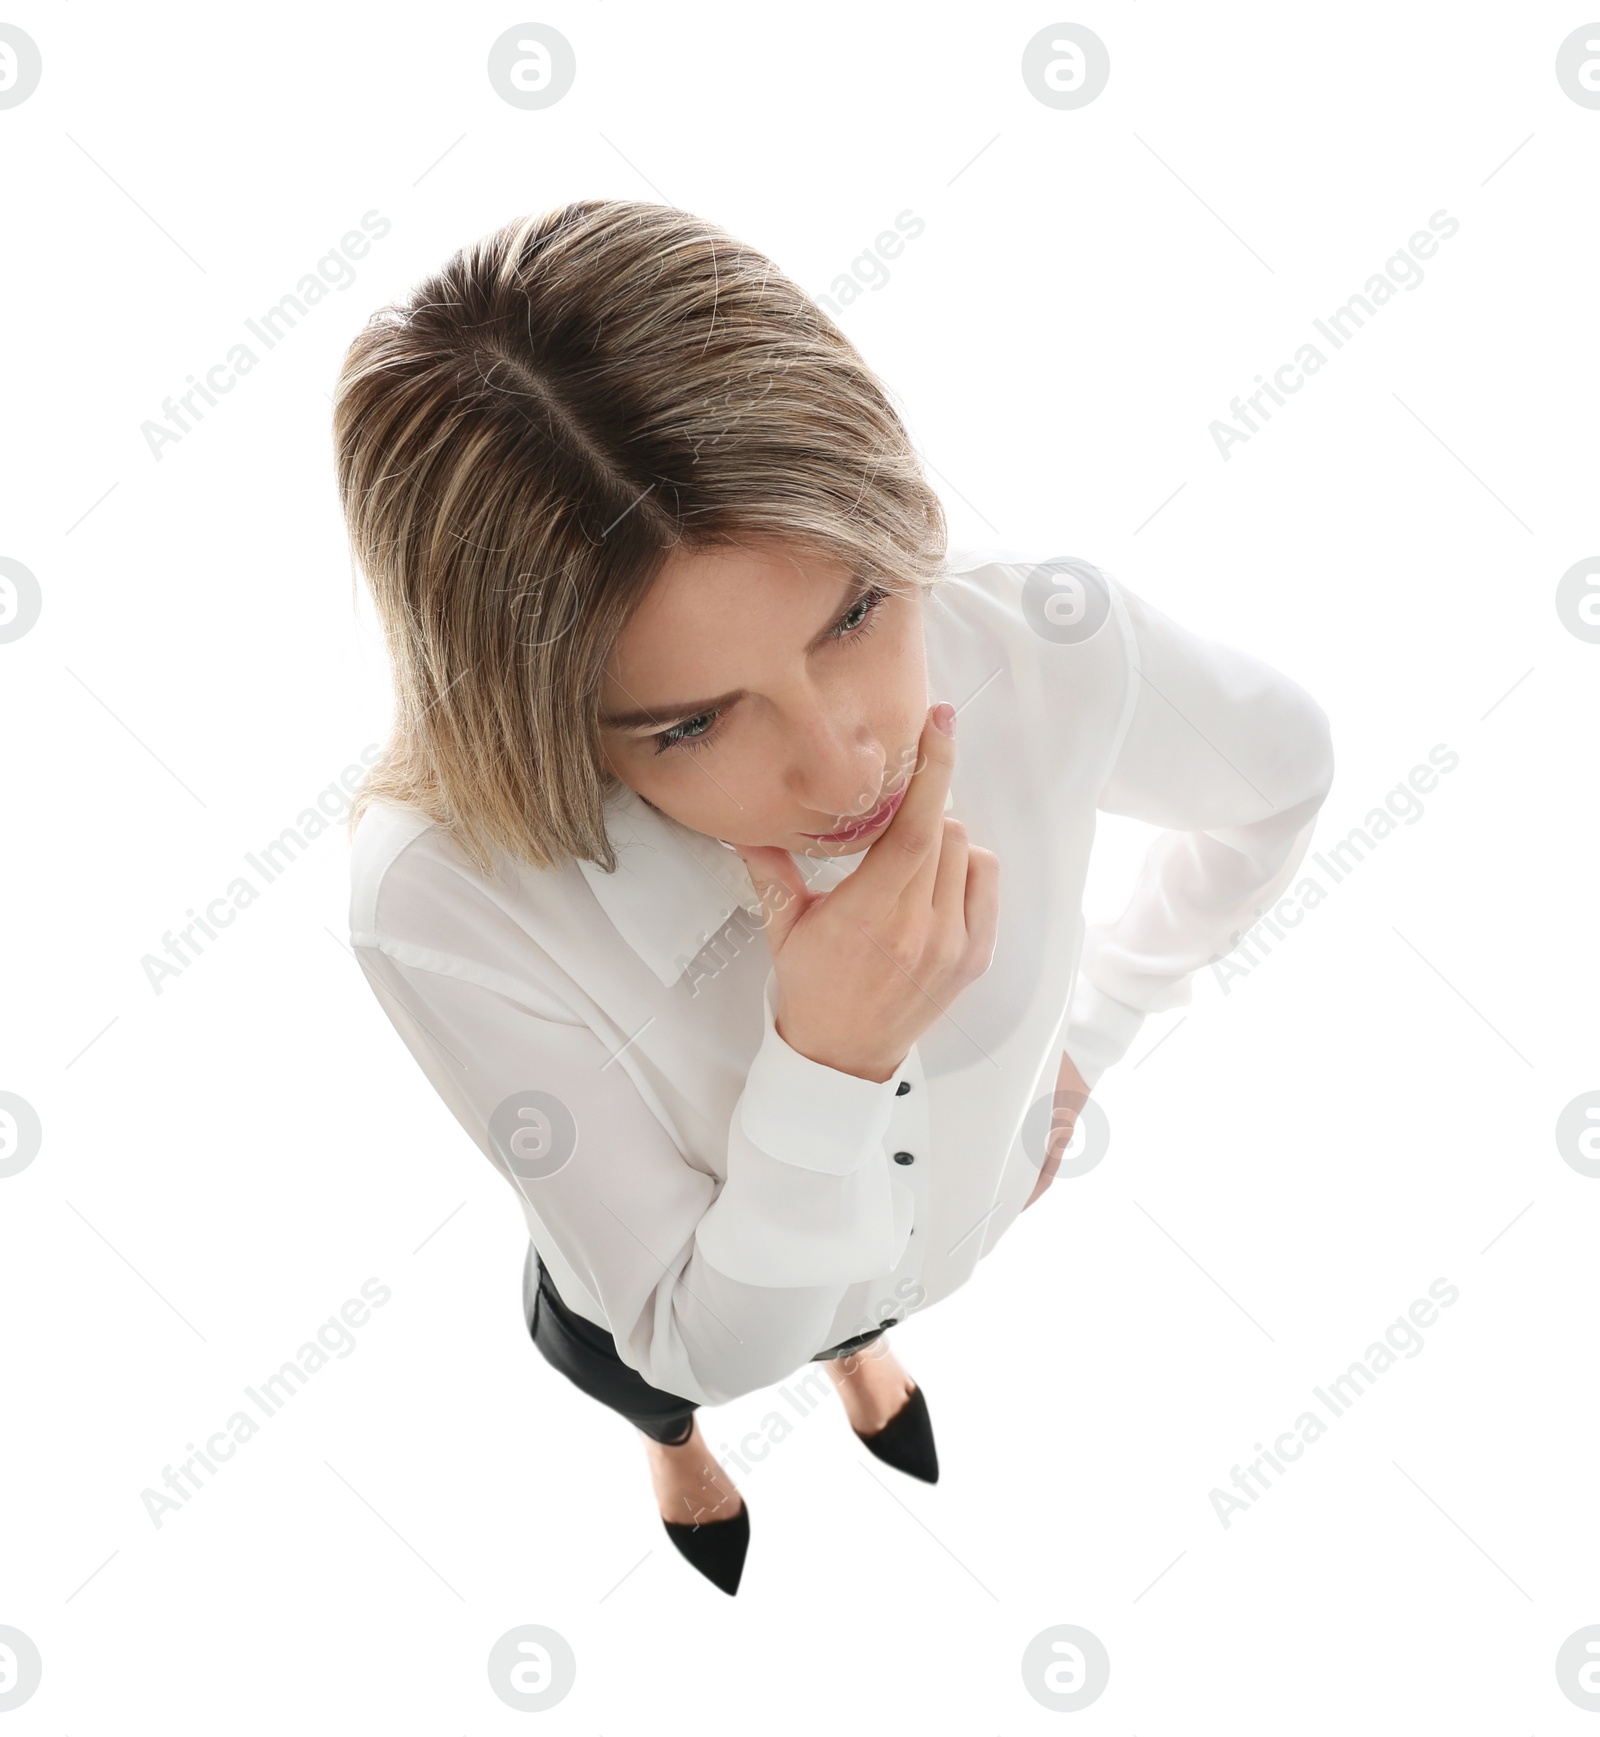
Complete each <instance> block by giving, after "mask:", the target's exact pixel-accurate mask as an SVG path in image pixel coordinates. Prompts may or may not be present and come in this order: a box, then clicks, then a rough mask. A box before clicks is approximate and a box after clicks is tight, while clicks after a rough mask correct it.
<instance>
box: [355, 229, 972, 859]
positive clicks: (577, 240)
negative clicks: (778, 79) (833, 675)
mask: <svg viewBox="0 0 1600 1737" xmlns="http://www.w3.org/2000/svg"><path fill="white" fill-rule="evenodd" d="M333 435H334V450H335V461H336V467H337V476H338V488H339V499H340V505H341V508H342V510H343V513H344V518H345V524H346V528H347V530H348V533H349V538H350V546H351V551H352V555H353V557H354V560H355V562H356V563H357V564H358V565H359V567H360V568H361V570H362V572H363V574H364V576H365V578H366V582H367V584H368V586H369V588H370V590H371V593H372V596H373V600H374V602H375V605H376V610H377V615H378V619H379V621H380V623H381V625H382V629H383V634H384V639H385V643H386V646H387V649H388V654H389V659H390V664H391V667H392V672H393V679H394V690H395V715H394V722H393V726H392V730H391V733H390V736H389V740H388V743H387V745H386V747H385V749H384V752H383V754H382V756H381V757H380V759H379V760H378V762H377V764H376V765H375V766H374V767H373V769H372V771H371V772H370V773H369V775H368V776H367V778H366V779H365V780H364V781H363V783H362V785H361V786H360V788H359V789H358V791H357V792H356V795H355V799H354V802H353V804H352V807H351V813H350V829H351V831H354V828H355V826H356V824H357V822H358V821H359V819H360V817H361V814H362V812H363V811H364V809H365V808H366V806H367V804H368V803H369V802H371V801H373V800H375V799H380V800H387V801H394V802H401V803H406V804H410V805H412V806H414V807H416V808H419V809H421V810H422V811H423V812H425V813H426V814H427V815H429V816H430V817H431V818H432V820H433V821H434V822H435V823H436V824H438V825H440V826H441V827H442V828H444V829H445V830H446V831H447V832H448V833H449V834H450V836H451V837H452V838H453V839H454V840H455V841H456V843H457V844H458V845H459V846H460V847H461V849H462V850H463V851H464V852H465V854H466V855H467V857H468V859H469V860H470V861H471V862H473V864H474V865H475V866H476V867H477V868H478V869H480V870H481V871H482V872H484V873H486V874H487V873H490V872H491V871H492V869H493V867H494V864H493V857H494V853H495V852H497V851H503V852H506V853H508V854H509V855H510V856H512V857H513V858H515V859H517V860H519V861H521V862H524V863H527V864H531V865H532V866H534V867H536V868H556V867H560V866H562V865H563V864H564V863H565V862H566V861H568V860H569V859H572V858H580V859H586V860H589V861H593V862H596V863H598V864H599V865H600V866H601V867H602V868H603V869H604V870H605V871H606V872H607V873H610V872H612V871H613V870H614V869H615V867H616V860H615V856H614V853H613V851H612V848H611V843H610V840H609V839H608V837H607V836H606V830H605V820H604V814H603V812H602V809H603V804H604V802H605V800H606V798H607V797H608V796H609V795H611V794H612V793H613V792H614V791H615V790H616V789H617V788H618V786H619V780H618V779H617V778H616V775H615V774H614V773H613V772H612V771H611V770H610V768H609V767H608V766H606V764H605V762H604V759H603V757H602V755H601V751H600V742H601V734H600V725H599V713H600V705H601V682H602V672H603V666H604V663H605V659H606V657H607V655H608V653H609V652H610V650H611V648H612V647H613V645H614V644H615V642H616V639H617V636H618V635H619V634H620V633H621V632H622V630H623V628H624V627H625V626H626V624H627V621H628V619H629V617H630V615H631V614H632V612H633V610H634V609H635V608H636V607H637V605H638V604H639V603H640V602H641V601H642V599H643V598H644V596H645V594H646V592H647V591H648V590H649V588H650V586H651V584H652V583H653V582H654V580H655V578H656V576H657V574H658V573H659V572H660V570H661V568H662V566H663V565H664V563H665V562H666V561H667V559H668V558H669V556H670V555H671V553H672V552H673V551H674V550H685V551H691V552H692V551H696V550H699V549H703V548H711V547H714V546H730V545H743V544H745V543H746V542H748V541H750V540H756V539H765V540H769V541H771V542H774V543H776V544H780V545H782V546H783V547H784V548H786V549H789V550H793V551H795V552H804V553H807V554H811V555H814V556H818V557H821V558H823V559H833V560H839V561H842V562H845V563H847V564H848V565H849V567H850V568H851V569H852V570H853V571H855V572H857V573H860V574H863V575H867V576H870V577H871V578H872V580H873V582H875V583H878V584H883V585H886V586H888V588H890V589H891V590H897V591H901V592H904V591H906V590H907V589H908V588H909V589H920V590H927V589H929V588H931V587H932V586H933V585H934V584H936V583H937V582H938V578H939V576H940V568H941V564H942V562H943V559H944V556H945V551H946V538H947V532H946V525H945V518H944V512H943V509H942V507H941V505H940V503H939V499H938V496H937V495H936V494H935V493H934V492H933V490H932V489H931V488H930V487H929V485H928V483H927V482H926V480H925V479H924V477H923V475H922V469H921V465H920V463H919V461H918V458H917V456H916V453H915V452H914V450H913V448H912V445H911V442H910V438H909V436H908V434H907V432H906V430H905V428H904V426H903V425H902V423H901V420H900V417H899V416H898V415H897V413H896V411H895V409H894V408H893V406H892V405H891V403H890V398H889V394H888V391H887V389H886V388H885V387H884V386H883V385H882V384H881V383H880V382H879V380H878V379H877V377H876V376H875V375H874V374H873V373H872V371H871V370H870V369H869V368H868V367H867V365H866V363H865V362H864V361H863V359H862V357H861V356H860V354H859V353H858V352H857V351H856V349H855V347H854V346H853V345H852V344H851V343H850V341H849V340H848V339H847V338H846V337H845V336H844V334H843V333H842V332H840V331H839V329H838V328H837V327H836V326H835V325H834V324H833V323H832V322H831V321H830V320H829V319H828V317H827V316H826V315H825V314H824V313H823V312H822V311H821V310H820V309H819V308H818V307H817V306H816V305H815V303H814V302H812V300H811V299H810V298H809V297H808V296H807V295H805V294H804V292H803V291H801V290H800V289H799V288H798V287H797V286H796V285H795V284H794V283H793V282H791V280H790V279H789V278H787V277H785V276H784V275H783V274H782V273H781V272H780V271H779V270H778V269H777V268H776V267H775V266H774V265H773V264H772V263H771V261H770V260H768V259H766V258H765V257H764V256H763V255H761V254H760V253H759V252H757V251H756V250H755V249H754V248H752V247H749V246H746V245H745V244H743V243H742V242H739V241H736V240H734V239H733V238H732V237H730V236H729V235H727V234H726V233H724V232H723V231H722V230H721V229H718V228H717V227H715V226H714V225H713V224H711V223H708V222H706V221H704V220H703V219H701V218H698V217H695V216H692V215H690V214H689V213H688V212H684V211H678V210H675V209H673V208H672V207H670V206H665V205H651V204H645V203H641V202H638V201H635V200H625V199H616V200H601V199H586V200H580V201H578V202H577V203H575V204H570V205H565V206H562V207H560V208H559V209H556V210H553V211H548V212H545V213H544V214H542V215H539V216H529V217H524V218H521V219H518V220H517V221H514V222H512V223H509V224H507V225H506V226H505V227H504V228H502V229H499V230H496V231H495V232H494V233H493V234H491V235H488V236H485V237H483V238H482V239H481V240H479V241H477V242H474V243H472V244H471V245H469V246H467V247H464V248H462V249H461V250H460V251H459V252H457V253H456V254H455V255H454V256H453V257H452V258H451V259H450V260H448V261H447V262H446V263H445V264H444V266H442V267H441V268H440V269H439V270H438V271H436V272H435V273H433V274H432V275H431V276H429V277H427V278H425V279H424V280H423V281H422V282H421V283H419V284H418V285H417V286H416V287H415V288H414V289H413V291H412V292H411V294H410V295H409V296H408V297H407V298H406V299H405V300H404V301H402V302H400V303H398V304H396V305H393V306H390V307H386V308H383V309H381V310H380V311H379V312H378V313H376V314H374V315H373V316H372V318H371V319H370V320H369V321H368V323H367V325H366V326H365V327H364V328H363V329H362V331H361V332H360V333H358V334H357V336H356V338H355V339H354V341H353V342H352V343H351V345H350V347H349V350H348V351H347V353H346V355H345V359H344V363H343V366H342V368H341V370H340V373H339V379H338V384H337V390H336V392H335V395H334V412H333ZM352 583H354V580H353V578H352Z"/></svg>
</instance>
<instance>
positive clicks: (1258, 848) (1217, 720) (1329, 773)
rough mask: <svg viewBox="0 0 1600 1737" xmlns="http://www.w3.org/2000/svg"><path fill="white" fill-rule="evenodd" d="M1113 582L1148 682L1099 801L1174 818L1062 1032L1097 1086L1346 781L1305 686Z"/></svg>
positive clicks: (1217, 949)
mask: <svg viewBox="0 0 1600 1737" xmlns="http://www.w3.org/2000/svg"><path fill="white" fill-rule="evenodd" d="M1108 583H1110V585H1111V591H1112V612H1113V615H1114V616H1115V617H1116V619H1117V620H1118V622H1119V623H1120V624H1121V630H1122V633H1123V636H1124V642H1125V644H1126V647H1127V652H1128V658H1129V676H1130V679H1131V680H1132V681H1133V682H1134V683H1136V684H1137V692H1136V695H1135V699H1134V705H1133V708H1132V711H1131V713H1130V714H1129V716H1128V721H1127V725H1126V729H1125V732H1124V735H1123V739H1122V741H1121V743H1120V744H1119V745H1118V746H1117V749H1116V752H1115V755H1114V759H1113V763H1112V765H1111V769H1110V773H1109V776H1108V777H1107V779H1106V782H1105V785H1104V787H1103V789H1102V791H1101V794H1100V799H1099V807H1100V808H1102V809H1104V810H1106V811H1107V812H1108V813H1112V814H1126V815H1131V816H1133V817H1134V818H1135V819H1138V820H1144V821H1148V822H1149V823H1150V824H1152V825H1155V826H1159V827H1162V828H1163V829H1164V830H1163V831H1162V833H1161V834H1160V836H1159V837H1157V838H1156V839H1155V840H1154V841H1153V842H1152V844H1151V846H1150V849H1149V851H1148V853H1147V855H1146V857H1145V860H1144V864H1143V867H1142V869H1141V871H1140V874H1139V878H1138V881H1137V883H1136V884H1135V886H1134V889H1133V893H1132V896H1131V897H1130V898H1129V901H1128V904H1127V907H1126V909H1125V910H1124V911H1123V912H1122V914H1121V916H1119V917H1118V918H1117V919H1116V921H1115V922H1113V923H1108V924H1097V925H1091V926H1090V928H1089V929H1088V930H1087V932H1086V934H1085V936H1084V944H1083V955H1082V958H1081V961H1080V964H1079V969H1078V979H1077V983H1076V986H1075V988H1074V991H1073V997H1072V1005H1071V1008H1070V1011H1069V1016H1068V1026H1067V1032H1066V1035H1065V1039H1064V1041H1065V1044H1066V1048H1067V1052H1068V1053H1069V1054H1070V1055H1071V1056H1072V1058H1073V1061H1074V1062H1075V1063H1076V1065H1077V1068H1078V1071H1079V1073H1080V1074H1081V1075H1082V1077H1083V1079H1084V1080H1085V1081H1086V1082H1087V1083H1088V1084H1089V1085H1090V1086H1091V1087H1092V1086H1093V1085H1094V1084H1096V1083H1097V1082H1098V1080H1099V1078H1100V1076H1101V1074H1102V1073H1104V1071H1105V1069H1106V1068H1107V1067H1109V1066H1111V1065H1112V1063H1114V1062H1116V1061H1118V1060H1120V1059H1121V1058H1122V1056H1123V1055H1124V1054H1125V1053H1126V1051H1127V1049H1128V1047H1129V1045H1130V1044H1131V1043H1132V1042H1133V1039H1134V1037H1135V1036H1136V1035H1137V1033H1138V1030H1139V1027H1140V1025H1141V1024H1142V1023H1143V1021H1144V1018H1145V1016H1146V1014H1148V1013H1152V1012H1156V1011H1160V1010H1164V1009H1167V1008H1172V1007H1180V1006H1184V1005H1187V1003H1188V1001H1189V996H1190V988H1191V981H1190V980H1191V977H1192V974H1193V973H1194V972H1195V971H1196V970H1197V969H1198V968H1199V967H1200V966H1202V965H1204V964H1206V963H1207V962H1208V961H1210V960H1211V959H1213V958H1215V957H1217V956H1218V954H1220V953H1223V952H1226V951H1227V950H1228V948H1229V947H1231V946H1232V945H1233V944H1234V940H1235V938H1236V937H1237V935H1238V934H1239V933H1240V932H1241V931H1242V930H1244V929H1247V928H1249V927H1250V926H1251V924H1253V923H1254V922H1255V921H1256V919H1257V918H1258V917H1259V916H1260V915H1261V913H1262V912H1263V911H1265V910H1266V909H1267V908H1268V907H1269V906H1270V905H1271V904H1272V903H1273V902H1274V901H1275V900H1276V899H1278V898H1279V897H1280V896H1281V895H1282V893H1283V891H1284V890H1285V888H1286V887H1287V886H1288V884H1289V882H1290V880H1291V879H1292V878H1293V876H1294V872H1295V870H1296V869H1297V868H1298V867H1299V865H1300V862H1301V859H1302V858H1303V857H1304V855H1305V853H1306V849H1307V847H1308V846H1309V844H1310V840H1311V833H1312V830H1313V828H1314V826H1315V824H1316V815H1317V810H1318V809H1319V808H1320V807H1321V805H1322V802H1323V799H1324V798H1325V797H1326V795H1327V793H1328V790H1329V788H1330V786H1331V784H1332V782H1333V746H1332V738H1331V734H1330V730H1329V725H1328V719H1327V715H1326V714H1325V713H1324V712H1323V710H1322V708H1321V707H1320V706H1319V705H1318V704H1317V703H1316V701H1315V700H1313V699H1312V698H1311V696H1310V695H1309V694H1308V693H1307V692H1306V691H1305V689H1304V688H1302V687H1300V686H1299V685H1298V684H1297V683H1296V682H1293V681H1291V680H1290V679H1289V677H1287V676H1285V675H1282V674H1280V673H1279V672H1278V671H1277V670H1275V669H1273V668H1271V667H1270V666H1269V665H1267V664H1265V663H1263V662H1261V661H1260V660H1259V659H1258V658H1255V657H1252V656H1250V655H1249V654H1248V653H1247V652H1243V651H1236V650H1234V649H1233V648H1232V647H1231V646H1227V645H1222V644H1220V643H1218V642H1217V641H1214V640H1209V639H1204V638H1202V637H1201V636H1200V635H1199V634H1196V633H1193V632H1191V631H1190V630H1189V629H1188V628H1186V627H1182V626H1180V625H1179V624H1178V623H1177V622H1175V621H1173V620H1171V619H1170V618H1169V617H1168V616H1166V615H1164V614H1162V613H1161V611H1160V610H1158V609H1155V608H1153V607H1152V606H1151V605H1150V604H1148V603H1145V602H1143V601H1142V600H1141V599H1140V598H1138V597H1136V596H1135V595H1134V594H1133V593H1132V592H1130V591H1128V590H1126V589H1125V588H1124V587H1122V586H1121V585H1118V584H1117V583H1116V582H1115V581H1110V580H1109V579H1108Z"/></svg>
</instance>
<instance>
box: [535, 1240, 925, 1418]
mask: <svg viewBox="0 0 1600 1737" xmlns="http://www.w3.org/2000/svg"><path fill="white" fill-rule="evenodd" d="M522 1318H523V1320H524V1321H525V1322H526V1323H527V1327H528V1331H529V1333H531V1334H532V1336H533V1342H534V1344H535V1345H536V1346H537V1347H538V1349H539V1353H540V1355H541V1356H542V1357H543V1358H544V1359H545V1361H546V1362H547V1363H549V1364H551V1365H553V1366H554V1367H555V1368H556V1369H558V1370H560V1372H561V1373H562V1374H563V1375H564V1376H566V1378H567V1379H568V1380H569V1381H570V1382H571V1383H572V1384H573V1385H574V1386H575V1387H577V1388H578V1389H579V1390H580V1391H582V1392H584V1393H586V1394H588V1395H589V1397H590V1398H591V1399H596V1400H598V1401H599V1402H600V1403H601V1404H602V1405H604V1406H608V1407H609V1408H610V1409H611V1410H612V1411H615V1412H617V1413H619V1414H620V1415H621V1416H622V1417H625V1418H626V1419H627V1420H628V1422H629V1423H631V1424H632V1425H633V1426H634V1428H635V1429H638V1430H642V1431H643V1432H644V1434H645V1435H647V1436H649V1437H650V1438H651V1440H652V1441H659V1442H665V1443H668V1444H672V1445H675V1444H677V1443H679V1442H683V1441H687V1440H688V1438H689V1433H690V1431H691V1429H692V1428H693V1419H694V1413H695V1412H696V1411H697V1410H699V1402H698V1401H697V1400H693V1399H685V1398H683V1397H682V1395H680V1394H676V1393H665V1392H663V1391H662V1390H661V1388H659V1387H652V1386H651V1385H650V1383H649V1382H648V1381H646V1380H645V1378H644V1377H643V1376H642V1375H641V1374H640V1373H639V1371H638V1370H637V1369H634V1368H631V1367H630V1366H629V1365H628V1364H626V1363H624V1362H623V1361H622V1359H621V1357H619V1356H618V1355H617V1342H616V1340H615V1339H614V1338H612V1336H611V1335H610V1334H609V1333H608V1332H607V1331H606V1330H605V1328H603V1327H597V1326H596V1325H595V1323H594V1322H593V1321H590V1320H586V1319H585V1318H584V1317H583V1316H582V1315H579V1314H575V1313H574V1312H573V1311H572V1310H571V1309H569V1308H568V1307H567V1305H566V1304H565V1303H564V1302H563V1301H562V1300H561V1296H560V1293H559V1292H558V1291H557V1290H556V1288H555V1286H554V1285H553V1284H552V1283H551V1281H550V1275H549V1273H548V1272H547V1271H546V1270H545V1265H544V1262H543V1261H541V1260H540V1259H539V1251H538V1249H536V1248H535V1247H534V1245H533V1243H532V1242H529V1244H528V1254H527V1259H526V1260H525V1261H524V1262H523V1267H522ZM897 1324H898V1323H897V1322H895V1321H892V1320H891V1321H885V1322H884V1323H883V1324H882V1326H879V1327H874V1328H872V1329H871V1331H870V1332H866V1333H857V1334H856V1335H855V1337H854V1338H851V1339H845V1340H843V1341H841V1342H840V1343H839V1344H837V1345H831V1346H829V1348H828V1349H827V1350H826V1351H819V1352H817V1354H816V1355H815V1356H814V1357H813V1358H812V1359H811V1361H812V1362H813V1363H824V1362H828V1361H830V1360H832V1359H833V1358H837V1357H848V1356H849V1355H850V1354H851V1353H852V1352H855V1351H859V1350H860V1349H861V1348H862V1347H863V1346H864V1345H870V1344H871V1343H872V1341H873V1340H874V1339H876V1338H877V1337H878V1336H879V1334H881V1333H887V1332H888V1330H889V1329H890V1328H891V1327H893V1326H896V1325H897Z"/></svg>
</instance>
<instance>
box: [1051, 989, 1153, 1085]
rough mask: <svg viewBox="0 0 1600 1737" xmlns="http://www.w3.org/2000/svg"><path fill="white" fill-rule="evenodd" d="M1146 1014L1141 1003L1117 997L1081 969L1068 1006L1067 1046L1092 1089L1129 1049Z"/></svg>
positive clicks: (1067, 1050)
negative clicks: (1118, 999)
mask: <svg viewBox="0 0 1600 1737" xmlns="http://www.w3.org/2000/svg"><path fill="white" fill-rule="evenodd" d="M1144 1021H1145V1016H1144V1014H1142V1013H1141V1012H1140V1011H1139V1009H1138V1008H1137V1007H1129V1006H1128V1005H1127V1004H1126V1003H1125V1002H1121V1001H1114V1000H1112V998H1111V997H1110V996H1109V995H1107V994H1106V992H1105V991H1104V990H1103V989H1100V988H1098V987H1096V985H1095V984H1093V983H1091V982H1090V981H1089V979H1088V978H1087V977H1086V976H1085V975H1084V973H1083V971H1082V970H1081V969H1080V970H1079V972H1078V976H1077V980H1076V982H1075V983H1074V984H1073V986H1072V1000H1071V1002H1070V1003H1069V1005H1068V1008H1067V1029H1066V1034H1065V1036H1064V1038H1063V1040H1062V1043H1063V1047H1064V1048H1065V1049H1066V1052H1067V1054H1068V1055H1069V1056H1071V1057H1072V1065H1073V1066H1074V1067H1075V1068H1076V1069H1077V1070H1078V1072H1079V1073H1080V1074H1081V1075H1082V1076H1083V1083H1084V1084H1085V1085H1086V1086H1088V1087H1089V1088H1090V1090H1091V1091H1092V1090H1093V1089H1094V1087H1095V1086H1096V1085H1097V1084H1098V1083H1099V1081H1100V1076H1101V1075H1102V1074H1103V1073H1104V1072H1105V1071H1106V1069H1107V1068H1109V1067H1111V1066H1112V1065H1113V1064H1114V1063H1116V1062H1119V1061H1121V1060H1122V1058H1123V1056H1125V1055H1126V1054H1127V1053H1128V1048H1129V1045H1131V1044H1132V1042H1133V1040H1134V1039H1135V1038H1136V1037H1137V1036H1138V1035H1139V1028H1140V1027H1141V1026H1142V1025H1143V1024H1144Z"/></svg>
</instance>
